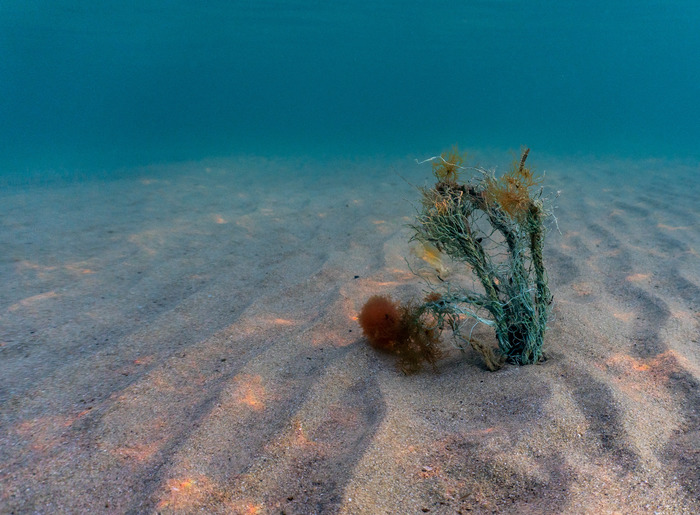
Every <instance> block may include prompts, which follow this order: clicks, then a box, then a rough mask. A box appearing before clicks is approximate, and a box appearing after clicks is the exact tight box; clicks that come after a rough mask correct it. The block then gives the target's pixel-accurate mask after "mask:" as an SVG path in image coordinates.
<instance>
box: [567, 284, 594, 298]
mask: <svg viewBox="0 0 700 515" xmlns="http://www.w3.org/2000/svg"><path fill="white" fill-rule="evenodd" d="M571 288H572V289H573V290H574V291H575V292H576V295H578V296H579V297H586V296H588V295H590V294H592V293H593V286H592V285H591V283H586V282H578V283H574V284H572V285H571Z"/></svg>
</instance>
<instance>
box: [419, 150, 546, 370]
mask: <svg viewBox="0 0 700 515" xmlns="http://www.w3.org/2000/svg"><path fill="white" fill-rule="evenodd" d="M528 152H529V150H528V149H526V150H524V151H523V152H522V154H521V156H520V158H519V159H517V160H515V161H514V163H513V165H512V166H511V169H510V170H509V171H508V172H507V173H506V174H504V175H502V176H501V177H499V178H496V176H495V173H494V172H493V171H490V170H486V169H483V168H480V167H464V166H462V163H463V160H464V156H463V155H462V154H460V153H459V152H458V151H457V149H456V148H455V149H453V150H452V151H450V152H448V153H445V154H443V155H442V156H439V157H437V158H432V160H433V172H434V174H435V177H436V179H437V182H436V183H435V185H434V186H433V187H432V188H426V189H423V190H422V193H423V198H422V203H421V209H420V212H419V214H418V217H417V219H416V221H415V224H414V225H413V226H412V227H413V229H414V231H415V235H414V239H417V240H419V241H421V242H423V243H425V244H430V245H432V246H434V247H435V248H436V249H437V250H438V251H440V252H441V253H444V254H446V255H448V256H449V257H450V258H452V259H453V260H455V261H458V262H460V263H463V264H464V265H466V266H467V267H468V268H469V270H470V271H471V273H472V274H473V275H474V277H475V278H476V279H477V284H480V285H481V288H480V289H478V290H465V289H462V288H459V287H455V286H454V285H451V284H450V283H444V284H443V285H442V286H441V288H440V291H438V290H437V289H436V290H435V291H434V292H433V293H432V294H430V295H428V296H427V300H426V302H425V303H424V304H423V305H422V306H421V307H420V311H421V312H422V313H430V314H432V316H433V317H434V319H435V321H436V324H437V327H439V328H440V329H446V328H449V329H451V330H452V331H453V332H454V334H455V336H456V337H457V339H458V341H460V342H462V343H467V344H470V345H471V346H472V347H473V348H474V349H476V350H477V351H479V352H480V353H481V354H482V355H483V356H484V359H485V361H486V364H487V365H488V366H489V368H491V369H495V368H498V367H499V366H500V365H501V364H502V362H503V361H504V360H507V361H509V362H511V363H515V364H520V365H526V364H531V363H536V362H538V361H539V360H540V359H542V343H543V339H544V333H545V330H546V327H547V318H548V316H549V313H550V305H551V302H552V295H551V293H550V291H549V287H548V285H547V282H548V281H547V273H546V271H545V268H544V262H543V257H542V247H543V244H544V236H545V231H544V221H545V219H546V218H547V216H548V213H547V212H546V211H545V208H544V202H543V198H542V190H541V188H539V190H538V185H539V183H540V182H541V179H540V178H538V177H536V176H535V175H534V174H533V173H532V171H531V170H530V169H529V168H528V167H526V166H525V161H526V159H527V156H528ZM465 172H469V175H470V177H469V179H468V180H467V181H465V182H463V181H462V180H461V177H462V176H463V175H464V173H465ZM474 321H476V322H477V323H483V324H485V325H488V326H490V327H492V328H493V329H494V331H495V333H496V338H497V340H498V352H493V350H491V349H489V347H488V346H486V345H484V344H483V343H481V342H478V341H476V340H475V339H473V338H472V337H471V334H472V331H471V329H472V328H473V326H474ZM460 346H461V345H460ZM462 348H463V347H462Z"/></svg>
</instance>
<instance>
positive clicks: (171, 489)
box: [158, 475, 215, 511]
mask: <svg viewBox="0 0 700 515" xmlns="http://www.w3.org/2000/svg"><path fill="white" fill-rule="evenodd" d="M165 490H166V494H165V498H164V499H162V500H161V501H160V502H159V503H158V508H160V509H162V508H166V507H167V508H171V509H175V510H184V511H188V510H193V509H196V507H198V506H200V507H201V506H202V504H203V503H204V502H205V500H206V498H207V497H209V496H211V494H213V493H214V490H215V486H214V484H213V482H212V480H211V479H209V478H208V477H207V476H204V475H198V476H193V477H185V478H174V479H168V480H167V481H166V483H165Z"/></svg>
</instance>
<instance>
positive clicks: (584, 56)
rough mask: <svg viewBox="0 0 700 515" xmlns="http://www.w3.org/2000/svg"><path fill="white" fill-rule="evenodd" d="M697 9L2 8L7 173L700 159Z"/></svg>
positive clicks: (0, 129) (23, 2)
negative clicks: (343, 158)
mask: <svg viewBox="0 0 700 515" xmlns="http://www.w3.org/2000/svg"><path fill="white" fill-rule="evenodd" d="M699 28H700V3H699V2H697V1H695V0H686V1H675V2H667V1H661V0H659V1H651V0H641V1H634V2H632V1H605V2H602V1H587V2H560V1H540V2H532V1H529V2H528V1H524V0H504V1H444V2H439V1H433V2H427V1H409V2H403V1H402V2H398V1H384V2H368V1H367V2H365V1H355V2H319V1H311V0H306V1H283V0H278V1H263V0H241V1H235V2H231V1H228V0H226V1H223V0H215V1H209V2H204V3H202V2H188V1H182V0H174V1H169V2H164V1H162V0H160V1H154V0H139V1H122V2H104V1H93V2H83V1H77V0H73V1H68V0H3V1H2V2H0V170H1V172H0V173H24V171H29V170H41V169H78V168H80V169H88V170H90V169H94V170H98V169H102V170H105V169H116V168H120V167H128V166H134V165H143V164H149V163H154V162H170V161H181V160H191V159H200V158H204V157H211V156H227V155H235V154H241V153H243V154H258V155H290V154H293V155H299V154H314V155H316V156H318V155H322V156H323V155H364V156H368V155H373V154H382V155H407V154H411V155H421V154H424V153H428V154H429V155H432V154H434V153H435V151H439V150H442V149H444V148H445V147H446V146H449V145H450V144H452V143H454V142H459V143H460V144H461V145H462V146H464V147H471V148H499V149H500V148H504V149H505V148H517V147H519V146H520V145H521V144H526V145H529V146H530V147H532V148H534V149H536V150H537V151H539V152H547V153H550V154H559V155H580V154H584V155H589V154H591V155H596V156H610V155H612V156H618V157H650V156H651V157H661V158H666V157H681V158H687V157H690V158H697V157H699V156H700V146H699V145H698V141H700V123H698V120H699V119H700V30H698V29H699Z"/></svg>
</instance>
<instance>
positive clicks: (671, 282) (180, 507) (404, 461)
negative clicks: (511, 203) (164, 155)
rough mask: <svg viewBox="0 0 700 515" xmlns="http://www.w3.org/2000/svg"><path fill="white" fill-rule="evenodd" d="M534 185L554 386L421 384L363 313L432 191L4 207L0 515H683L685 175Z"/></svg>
mask: <svg viewBox="0 0 700 515" xmlns="http://www.w3.org/2000/svg"><path fill="white" fill-rule="evenodd" d="M530 159H531V162H532V163H533V164H535V165H536V166H537V168H538V169H539V170H540V171H544V170H545V169H546V184H547V185H548V192H549V194H550V196H552V197H554V196H555V195H556V192H557V191H559V192H560V194H559V197H558V198H556V200H555V201H554V205H555V207H556V216H557V220H558V228H557V227H556V226H555V225H554V224H552V225H550V232H549V234H548V242H547V246H546V249H545V259H546V265H547V267H548V270H549V276H550V286H551V289H552V292H553V293H554V296H555V303H554V318H553V320H552V322H551V324H550V329H549V331H548V333H547V337H546V342H545V345H546V347H545V348H546V353H547V357H548V359H547V361H546V362H544V363H543V364H541V365H532V366H527V367H515V366H508V367H506V368H505V369H503V370H501V371H498V372H488V371H487V370H486V369H485V368H484V366H483V364H482V363H481V361H480V359H479V357H478V356H477V355H475V354H473V353H472V352H471V351H470V352H469V353H467V354H466V355H461V354H460V353H459V352H458V351H456V350H455V351H452V352H449V353H448V354H447V356H446V358H445V359H443V360H442V361H441V362H440V363H439V365H438V370H437V372H436V371H432V370H430V369H427V370H425V371H423V372H421V373H419V374H416V375H411V376H406V375H404V374H402V373H401V371H400V370H399V369H398V368H397V366H396V364H395V362H394V361H393V359H392V357H391V356H386V355H379V354H377V353H376V352H374V351H373V350H372V349H371V348H370V347H369V346H368V345H367V344H366V342H365V340H364V339H363V337H362V334H361V330H360V328H359V326H358V324H357V321H356V315H357V312H358V310H359V308H360V307H361V306H362V304H363V303H364V301H365V300H366V299H367V298H368V297H369V296H371V295H373V294H376V293H388V294H391V295H394V296H395V297H397V298H401V299H407V298H410V297H411V296H414V295H419V294H420V293H421V291H422V290H423V288H424V283H423V282H422V279H421V278H420V277H418V276H416V275H414V274H413V273H411V272H410V271H409V265H408V263H407V261H406V260H405V258H409V260H410V259H411V253H410V251H409V247H408V241H407V240H408V236H409V231H408V229H407V228H406V224H407V223H408V222H410V221H411V219H412V216H413V215H414V212H415V211H414V206H412V204H411V202H415V201H417V199H418V196H419V195H418V192H417V191H416V189H415V187H414V186H413V184H418V185H421V184H424V183H426V182H427V181H428V179H429V177H430V167H429V165H427V168H426V166H423V167H418V166H417V165H416V164H415V162H413V161H412V160H410V159H408V158H407V159H405V160H400V159H397V160H391V161H383V160H358V161H351V160H341V159H329V160H319V159H308V160H305V159H262V158H238V159H230V160H221V161H210V162H203V163H187V164H181V165H177V166H174V165H173V166H159V167H152V168H145V169H141V170H136V171H131V172H130V173H125V174H121V175H118V176H115V177H113V178H111V179H104V178H103V179H89V178H84V179H82V180H74V181H71V180H67V179H65V178H63V179H61V178H56V179H55V180H53V181H51V182H44V181H34V182H32V181H24V182H22V181H5V184H3V187H2V189H0V248H1V249H2V251H1V252H0V283H1V284H2V289H1V290H0V378H2V379H1V380H0V486H1V488H0V513H16V514H20V513H148V512H151V513H155V512H162V513H193V512H204V513H242V514H243V513H250V514H252V513H264V514H267V513H271V514H272V513H275V514H279V513H287V514H292V513H344V514H380V513H387V514H394V513H401V514H404V513H405V514H409V513H427V512H429V513H467V512H470V513H493V512H502V513H596V514H598V513H700V501H698V492H700V387H699V384H700V336H699V335H700V224H699V222H698V220H699V215H700V211H699V208H698V199H699V197H698V192H699V191H700V178H699V177H700V167H698V166H697V165H696V164H695V165H694V164H688V163H680V162H666V161H636V162H634V161H623V160H603V161H600V160H594V159H583V158H580V159H576V160H563V159H553V158H551V159H548V160H547V161H546V162H544V164H543V163H542V161H540V162H539V163H538V157H537V155H536V152H533V153H532V154H531V157H530ZM454 273H459V271H455V272H454ZM483 334H484V335H485V336H486V337H488V332H484V333H483Z"/></svg>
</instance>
